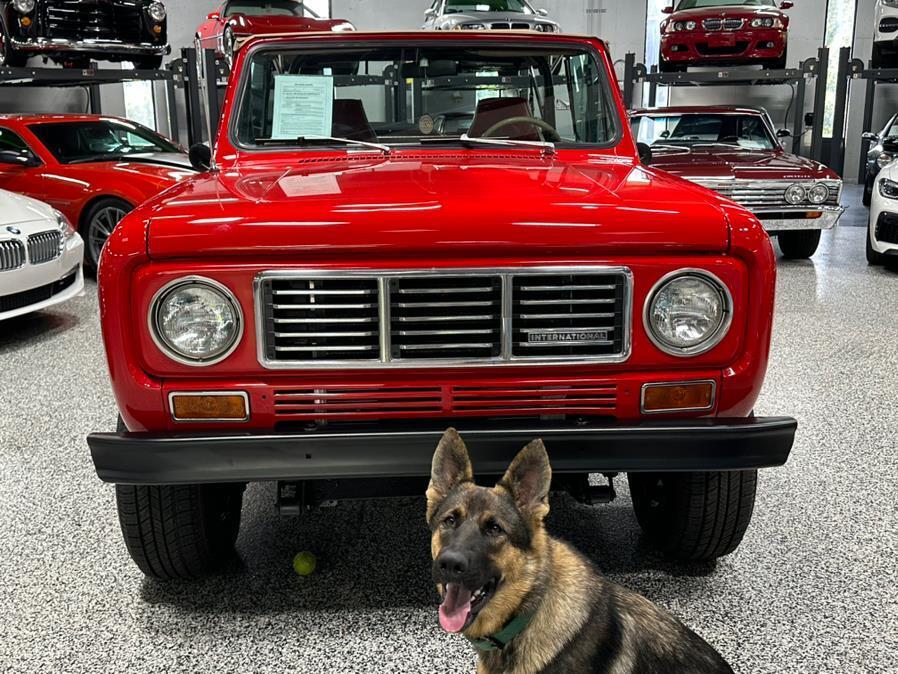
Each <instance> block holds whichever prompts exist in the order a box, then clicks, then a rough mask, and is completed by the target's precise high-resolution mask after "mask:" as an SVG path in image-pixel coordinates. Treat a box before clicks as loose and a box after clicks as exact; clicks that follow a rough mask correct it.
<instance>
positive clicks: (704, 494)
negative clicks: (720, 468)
mask: <svg viewBox="0 0 898 674" xmlns="http://www.w3.org/2000/svg"><path fill="white" fill-rule="evenodd" d="M627 480H628V482H629V483H630V493H631V495H632V498H633V508H634V510H635V511H636V519H637V520H638V521H639V526H640V527H642V530H643V532H644V533H645V536H646V538H647V539H648V540H649V541H650V542H651V543H652V544H653V545H655V546H656V547H658V548H659V549H660V550H661V551H662V552H663V553H664V554H665V555H667V556H669V557H673V558H674V559H680V560H688V561H710V560H714V559H717V558H718V557H723V556H724V555H728V554H729V553H731V552H732V551H733V550H735V549H736V548H737V547H738V546H739V543H741V542H742V537H743V536H744V535H745V530H746V529H747V528H748V523H749V522H750V521H751V514H752V510H753V509H754V503H755V491H756V490H757V486H758V471H756V470H746V471H733V472H714V473H628V474H627Z"/></svg>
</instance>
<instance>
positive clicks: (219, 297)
mask: <svg viewBox="0 0 898 674" xmlns="http://www.w3.org/2000/svg"><path fill="white" fill-rule="evenodd" d="M150 333H151V334H152V336H153V339H154V340H155V341H156V344H157V345H158V346H159V347H160V348H161V349H162V350H163V351H164V352H165V353H166V355H167V356H169V358H172V359H174V360H176V361H178V362H179V363H185V364H187V365H213V364H215V363H218V362H219V361H221V360H224V359H225V358H227V356H229V355H230V354H231V352H232V351H233V350H234V349H235V348H236V346H237V343H238V342H239V341H240V336H241V334H242V333H243V317H242V314H241V312H240V305H239V304H238V303H237V300H236V299H235V298H234V296H233V294H232V293H231V291H230V290H228V289H227V288H225V287H224V286H223V285H221V284H220V283H216V282H215V281H212V280H210V279H206V278H200V277H188V278H183V279H178V280H177V281H175V282H173V283H170V284H169V285H167V286H165V287H164V288H163V289H162V290H160V291H159V292H158V293H157V295H156V297H155V298H154V300H153V304H152V307H151V309H150Z"/></svg>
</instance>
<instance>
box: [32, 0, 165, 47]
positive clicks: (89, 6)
mask: <svg viewBox="0 0 898 674" xmlns="http://www.w3.org/2000/svg"><path fill="white" fill-rule="evenodd" d="M44 26H45V27H46V35H47V37H49V38H52V39H63V40H76V41H79V42H80V41H84V40H99V41H112V42H124V43H130V44H136V43H142V42H147V36H148V33H147V32H146V31H145V30H144V19H143V15H142V12H141V9H140V3H139V2H138V1H137V0H51V1H50V2H47V3H46V4H45V7H44Z"/></svg>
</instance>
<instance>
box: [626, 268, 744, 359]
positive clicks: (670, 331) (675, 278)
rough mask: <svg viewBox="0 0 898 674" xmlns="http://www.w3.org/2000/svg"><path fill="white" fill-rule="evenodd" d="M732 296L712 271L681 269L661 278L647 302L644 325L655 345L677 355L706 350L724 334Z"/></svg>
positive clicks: (729, 319)
mask: <svg viewBox="0 0 898 674" xmlns="http://www.w3.org/2000/svg"><path fill="white" fill-rule="evenodd" d="M732 304H733V301H732V297H731V296H730V293H729V291H728V290H727V288H726V286H725V285H724V284H723V282H722V281H720V279H718V278H717V277H716V276H714V275H713V274H710V273H708V272H705V271H701V270H698V269H682V270H680V271H677V272H674V273H673V274H669V275H668V276H665V277H664V278H663V279H661V280H660V281H659V282H658V284H657V285H656V286H655V288H654V289H653V290H652V292H651V294H650V295H649V298H648V301H647V302H646V306H645V316H644V321H645V327H646V330H647V331H648V334H649V338H650V339H651V340H652V342H654V344H655V346H657V347H658V348H659V349H661V350H662V351H664V352H665V353H669V354H671V355H674V356H694V355H698V354H700V353H704V352H705V351H708V350H710V349H712V348H714V347H715V346H716V345H717V344H719V343H720V340H722V339H723V338H724V336H725V335H726V333H727V331H728V330H729V327H730V322H731V321H732Z"/></svg>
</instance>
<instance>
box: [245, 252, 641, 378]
mask: <svg viewBox="0 0 898 674" xmlns="http://www.w3.org/2000/svg"><path fill="white" fill-rule="evenodd" d="M570 271H573V273H569V272H570ZM344 291H345V292H344ZM360 293H361V294H364V295H366V296H370V301H366V302H359V301H358V298H359V296H360ZM319 300H320V302H319ZM629 302H630V279H629V274H628V272H627V271H626V270H623V269H619V268H614V269H608V268H582V269H581V268H577V270H568V269H563V270H559V271H556V270H551V271H549V270H545V271H542V270H540V271H528V270H507V271H506V270H498V271H496V272H495V273H490V272H469V271H465V272H460V271H458V270H447V271H445V272H443V273H442V274H441V273H439V272H411V271H400V272H372V273H371V274H370V276H369V275H368V274H358V275H356V274H353V273H348V274H347V275H346V276H340V275H339V273H333V274H332V275H326V274H323V275H322V276H321V277H316V278H312V277H308V278H304V277H301V276H298V277H293V276H291V275H287V274H282V273H272V274H271V275H264V276H263V279H262V280H261V281H260V283H259V285H258V288H257V304H258V313H259V327H260V330H261V333H260V335H259V343H260V344H261V348H260V355H261V356H262V360H261V362H262V363H263V364H264V365H266V366H269V367H276V368H283V369H287V368H291V367H296V368H302V367H304V366H311V367H315V366H316V364H317V365H318V366H319V367H337V366H341V365H346V366H349V367H351V366H352V365H353V364H356V365H359V366H363V367H364V366H377V367H389V366H391V365H392V366H398V367H402V366H415V365H417V366H419V367H420V366H423V365H426V364H428V363H432V364H435V365H448V366H453V365H459V366H461V365H470V364H476V363H478V362H491V363H498V364H503V363H514V362H518V361H520V362H557V361H580V360H582V361H587V362H608V361H612V362H620V361H622V360H625V359H626V357H627V356H628V355H629V353H628V352H629V329H630V305H629Z"/></svg>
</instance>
